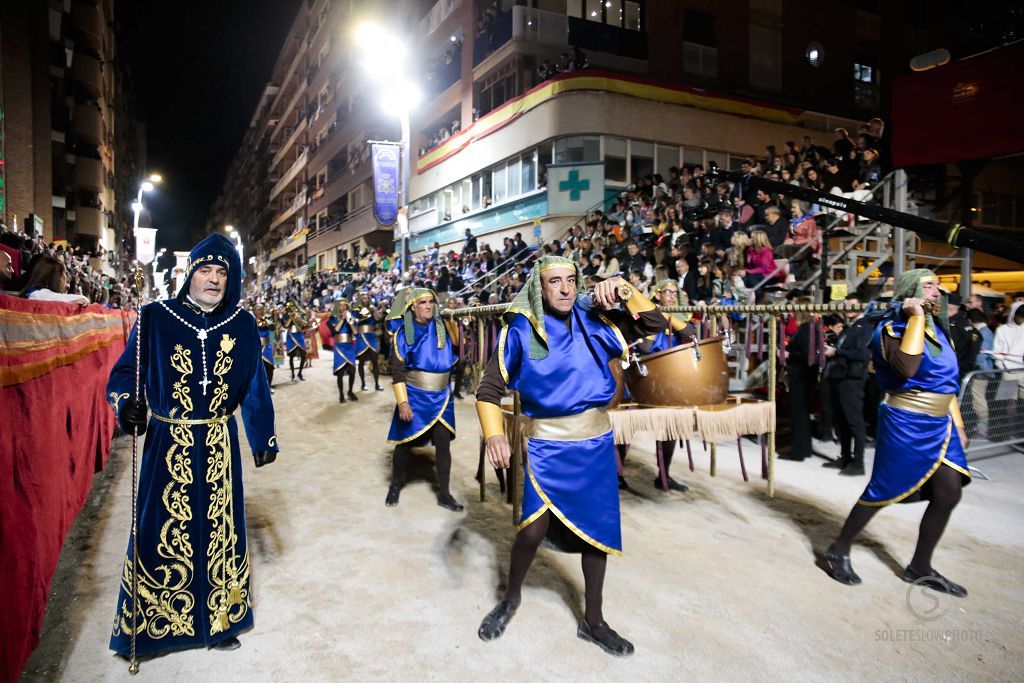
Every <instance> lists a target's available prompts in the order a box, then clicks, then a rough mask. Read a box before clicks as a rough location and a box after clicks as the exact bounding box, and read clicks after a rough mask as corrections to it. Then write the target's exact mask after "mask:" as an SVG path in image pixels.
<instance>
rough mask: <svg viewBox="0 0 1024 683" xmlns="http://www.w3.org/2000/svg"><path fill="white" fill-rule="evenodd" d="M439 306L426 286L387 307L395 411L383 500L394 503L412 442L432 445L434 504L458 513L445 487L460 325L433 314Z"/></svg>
mask: <svg viewBox="0 0 1024 683" xmlns="http://www.w3.org/2000/svg"><path fill="white" fill-rule="evenodd" d="M439 308H440V303H439V302H438V300H437V295H436V294H434V292H433V291H432V290H430V289H426V288H422V287H415V288H414V287H408V288H406V289H403V290H401V291H399V292H398V293H397V294H395V301H394V303H393V304H392V306H391V310H390V311H389V312H388V317H387V326H388V331H389V332H391V334H392V335H393V338H392V352H391V377H392V388H393V389H394V391H395V413H394V415H393V416H392V418H391V431H390V432H389V434H388V442H389V443H393V444H395V454H394V458H393V460H392V469H391V486H390V487H389V488H388V495H387V498H386V499H385V500H384V504H385V505H387V506H388V507H394V506H396V505H398V497H399V495H400V494H401V491H402V487H403V486H404V485H405V472H406V469H407V468H408V466H409V459H410V457H412V449H413V447H414V446H419V445H422V444H423V443H426V442H427V441H430V442H432V443H433V444H434V449H435V454H434V465H435V467H436V468H437V504H438V505H440V506H441V507H443V508H445V509H447V510H451V511H452V512H459V511H461V510H462V509H463V506H462V505H461V504H459V503H458V502H456V500H455V499H454V498H453V497H452V494H451V492H450V491H449V488H448V487H449V480H450V479H451V470H452V453H451V440H452V437H454V436H455V405H454V404H453V403H452V389H451V370H452V366H453V365H455V360H456V352H455V349H456V348H458V344H459V337H458V334H459V332H458V328H457V327H455V325H448V324H446V323H444V322H441V321H439V320H437V319H436V317H435V313H436V312H437V310H438V309H439Z"/></svg>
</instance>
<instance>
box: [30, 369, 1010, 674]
mask: <svg viewBox="0 0 1024 683" xmlns="http://www.w3.org/2000/svg"><path fill="white" fill-rule="evenodd" d="M286 374H287V373H286V372H282V373H278V376H279V377H282V376H285V375H286ZM307 378H308V379H307V381H306V382H304V383H298V384H288V383H283V384H282V383H281V382H280V380H279V381H278V383H277V392H276V395H275V401H276V403H277V409H278V425H277V432H278V435H279V439H280V444H281V447H282V454H281V457H280V458H279V459H278V461H277V462H276V463H274V464H273V465H271V466H269V467H266V468H263V469H260V470H256V469H255V468H253V467H252V463H251V459H250V460H249V461H248V462H247V466H246V472H245V478H246V481H245V485H246V498H247V503H246V513H247V517H248V522H249V535H250V536H249V541H250V549H251V552H252V553H253V565H254V576H255V580H256V589H257V594H256V600H257V603H256V609H255V616H256V627H255V629H254V630H253V631H252V632H250V633H248V634H245V635H243V636H242V638H241V641H242V648H241V649H239V650H237V651H233V652H225V653H222V652H213V651H189V652H179V653H174V654H169V655H166V656H163V657H159V658H157V659H154V660H151V661H145V662H143V664H142V669H141V672H140V674H139V676H138V677H137V680H138V681H140V682H142V681H161V682H163V681H186V680H188V681H209V680H217V681H248V682H252V681H256V680H259V681H270V680H274V681H304V680H305V681H329V680H340V679H345V678H348V679H353V680H424V679H430V680H435V679H437V680H455V681H469V680H485V679H491V680H599V679H600V680H610V679H615V678H620V679H632V680H645V681H654V680H694V679H697V678H700V679H705V680H706V679H717V680H725V679H731V680H751V679H764V678H771V679H778V680H783V679H787V680H823V679H828V680H863V679H865V678H872V679H880V678H885V679H902V680H954V679H960V680H962V679H972V680H1019V679H1020V674H1021V671H1024V648H1022V645H1021V637H1020V634H1021V616H1020V615H1021V607H1022V605H1021V602H1020V592H1019V586H1020V585H1021V583H1022V580H1024V565H1022V564H1021V562H1020V556H1021V550H1022V546H1024V532H1022V531H1021V526H1020V519H1021V517H1022V516H1024V495H1022V493H1024V482H1022V481H1021V478H1020V470H1021V461H1020V456H1018V455H1006V456H1000V457H995V458H990V459H987V460H984V461H982V462H980V463H978V464H979V466H981V467H982V468H983V470H984V471H985V472H986V473H987V474H988V476H990V477H991V481H981V480H976V481H975V482H974V483H973V484H972V485H971V486H969V487H968V488H967V489H966V490H965V491H964V498H963V502H962V503H961V505H960V507H959V509H958V510H957V511H956V512H955V513H954V515H953V519H952V522H951V524H950V528H949V529H948V530H947V532H946V536H945V538H944V539H943V541H942V543H941V544H940V546H939V550H938V552H937V553H936V558H935V566H936V567H937V568H938V569H939V570H940V571H941V572H943V573H944V574H946V575H947V576H949V577H950V578H952V579H954V580H956V581H958V582H961V583H963V584H964V585H966V586H967V587H968V589H969V590H970V595H969V597H968V598H966V599H963V600H956V599H954V598H948V597H946V596H934V595H925V596H922V595H914V594H911V595H910V596H909V597H908V591H907V585H906V584H904V583H903V582H902V581H901V579H900V577H899V574H900V573H901V572H902V568H903V565H904V564H905V563H906V562H907V560H908V559H909V557H910V555H911V554H912V552H913V543H914V539H915V538H916V532H917V522H918V520H919V519H920V515H921V512H922V510H923V508H922V507H921V505H912V506H894V507H892V508H890V509H887V510H885V511H883V512H882V513H881V514H880V515H879V516H878V517H876V519H875V521H874V522H873V524H872V525H871V526H869V527H868V533H867V534H866V536H865V538H864V543H862V544H860V545H857V546H855V547H854V550H853V562H854V566H855V567H856V569H857V571H858V572H859V573H860V575H861V576H862V578H863V579H864V583H863V585H861V586H859V587H852V588H851V587H846V586H842V585H840V584H837V583H835V582H834V581H832V580H831V579H830V578H828V577H827V576H826V575H825V573H824V572H823V571H822V570H821V569H819V568H818V567H816V566H815V556H816V551H820V550H821V549H822V548H824V547H825V545H827V541H828V540H829V539H830V538H831V537H832V536H833V535H834V534H835V533H836V532H837V531H838V527H839V525H840V524H841V522H842V519H843V518H844V517H845V515H846V513H847V511H848V508H849V506H850V505H851V504H852V503H853V502H854V500H855V499H856V498H857V496H858V494H859V492H860V489H861V488H862V487H863V485H864V483H865V482H866V479H863V478H853V479H851V478H846V477H838V476H836V475H835V474H834V471H833V470H827V469H822V468H821V467H820V462H821V461H820V460H818V459H814V460H813V461H807V462H803V463H792V462H779V463H778V486H777V495H776V497H775V498H774V499H769V498H768V497H767V496H766V494H765V492H764V483H763V482H761V481H760V480H757V481H752V482H751V483H749V484H745V483H744V482H743V481H742V479H741V478H740V475H739V468H738V463H737V459H736V451H735V446H734V445H729V444H723V446H722V448H721V449H720V451H719V473H718V476H717V477H715V478H711V477H710V476H709V475H708V474H707V469H708V458H707V455H706V454H705V453H704V451H703V449H702V447H701V444H700V443H699V442H698V443H695V444H694V458H695V461H696V465H697V471H696V472H695V473H692V474H691V473H689V472H687V471H686V468H685V465H686V458H685V451H682V452H681V453H680V454H679V456H678V457H677V460H676V464H675V467H674V468H673V472H674V474H675V475H676V476H677V478H679V479H681V480H683V481H685V482H686V483H688V484H689V485H690V487H691V490H690V492H689V493H688V494H676V493H673V494H668V495H666V494H662V493H660V492H658V491H656V490H655V489H654V488H653V486H652V484H651V481H652V479H653V477H654V473H655V467H654V456H653V443H651V442H647V443H638V444H636V445H635V446H634V449H633V452H632V453H631V456H630V459H629V461H628V463H627V470H626V475H627V478H628V479H629V481H630V482H631V484H632V486H633V487H634V489H636V493H630V492H627V493H625V494H624V495H623V537H624V543H625V555H624V557H622V558H618V559H612V560H611V561H610V565H609V571H608V579H607V583H606V593H605V614H606V617H607V619H608V621H609V623H610V624H611V625H612V626H613V627H614V628H615V629H617V630H618V631H619V632H620V633H622V634H623V635H625V636H626V637H628V638H630V639H631V640H632V641H633V642H634V643H635V645H636V655H635V656H634V657H632V658H630V659H625V660H617V659H614V658H612V657H610V656H608V655H606V654H604V653H603V652H601V651H600V650H598V649H597V648H595V647H594V646H592V645H589V644H586V643H584V642H583V641H581V640H579V639H577V637H576V624H577V622H578V620H579V619H580V618H581V615H582V604H583V600H582V592H583V581H582V575H581V573H580V570H579V566H578V558H576V557H575V556H568V555H562V554H557V553H554V552H552V551H548V550H541V552H540V554H539V555H538V561H537V562H536V564H535V565H534V569H533V571H532V573H531V574H530V576H529V577H528V579H527V585H526V589H525V591H524V601H523V606H522V608H521V609H520V610H519V613H518V615H517V616H516V617H515V619H514V620H513V622H512V624H511V625H510V626H509V629H508V631H507V633H506V634H505V635H504V637H503V638H502V639H501V640H499V641H497V642H494V643H489V644H488V643H483V642H481V641H480V640H479V639H478V638H477V636H476V629H477V626H478V625H479V622H480V619H481V618H482V617H483V616H484V614H486V613H487V611H488V610H489V609H490V608H491V607H492V606H493V603H494V602H495V600H496V597H497V595H498V591H499V585H500V584H501V582H502V581H503V577H504V575H505V572H506V570H507V566H506V565H507V562H508V555H509V546H510V543H511V538H512V527H511V507H509V506H507V505H506V504H505V503H504V502H500V501H499V500H498V498H499V496H498V489H497V483H496V481H495V479H494V477H493V473H490V480H489V484H488V487H487V491H488V501H487V502H486V503H480V502H479V500H478V495H477V485H476V482H475V481H474V479H473V475H474V473H475V471H476V465H477V461H476V458H477V445H478V434H479V430H478V427H477V425H476V419H475V413H474V411H473V403H472V397H469V398H468V399H467V400H466V401H464V402H460V403H459V405H458V407H457V411H456V412H457V421H458V424H457V427H458V432H459V433H458V438H457V440H456V441H455V442H454V444H453V454H454V461H455V464H454V467H453V477H452V478H453V493H454V494H455V496H456V497H457V498H458V499H459V500H460V501H462V502H464V503H466V504H467V508H466V512H465V513H462V514H453V513H450V512H448V511H446V510H443V509H442V508H439V507H438V506H437V505H436V504H435V498H434V494H433V492H432V490H431V483H432V477H433V474H432V470H431V468H429V467H428V466H427V463H426V461H425V460H424V461H421V462H418V463H417V464H416V465H415V466H414V467H413V468H412V482H411V483H410V485H409V486H407V487H406V489H405V490H404V491H403V494H402V500H401V504H400V506H399V507H397V508H394V509H388V508H385V507H384V496H385V493H386V490H387V478H388V476H389V472H390V449H389V448H388V446H387V444H386V441H385V438H386V433H387V429H388V424H389V421H390V419H391V410H392V395H391V392H390V387H388V391H386V392H381V393H375V392H372V391H369V392H363V393H360V394H359V396H360V399H361V400H360V401H359V402H358V403H357V404H351V403H347V404H345V405H343V406H342V405H339V404H338V403H337V392H336V389H335V386H334V378H333V377H332V376H331V375H330V372H329V361H325V360H319V361H316V367H315V368H313V369H312V370H311V371H309V372H307ZM428 453H429V452H428ZM745 453H746V455H747V464H748V467H749V469H750V470H751V471H752V472H756V471H759V467H758V465H757V457H758V455H757V449H756V447H755V446H754V444H753V443H750V444H749V446H748V447H746V448H745ZM130 455H131V453H130V444H129V443H128V442H127V440H126V439H121V440H119V441H118V443H117V444H116V445H115V451H114V454H113V455H112V457H111V462H110V465H109V466H108V468H107V470H106V471H105V472H104V473H102V474H101V475H100V476H98V477H97V480H96V484H95V486H94V488H93V491H92V495H91V497H90V499H89V502H88V503H87V505H86V507H85V509H84V510H83V512H82V514H81V515H80V516H79V519H78V521H77V522H76V524H75V527H74V529H73V531H72V534H71V536H70V537H69V539H68V541H67V543H66V544H65V547H64V551H63V555H62V558H61V564H60V567H59V569H58V572H57V577H56V580H55V582H54V585H53V596H52V598H51V602H50V607H49V611H48V614H47V620H46V623H45V625H44V632H43V636H42V643H41V645H40V647H39V648H38V649H37V651H36V652H35V654H34V655H33V657H32V659H31V660H30V662H29V664H28V666H27V668H26V673H25V675H24V677H23V680H26V681H37V680H38V681H43V680H46V681H52V680H64V681H99V680H110V681H113V680H119V681H125V680H128V672H127V663H125V662H124V661H122V660H120V659H118V658H116V657H114V656H113V655H112V654H111V653H110V652H109V651H108V650H107V640H108V637H109V631H110V625H111V622H112V618H113V610H114V600H115V596H116V591H117V575H118V570H119V568H120V558H121V556H122V553H123V551H124V546H125V542H126V540H127V534H128V528H129V491H130V476H129V468H128V467H127V466H126V463H127V462H130ZM868 455H869V459H870V451H869V454H868ZM244 457H245V458H248V454H246V455H245V456H244ZM908 605H909V606H908ZM133 680H134V679H133Z"/></svg>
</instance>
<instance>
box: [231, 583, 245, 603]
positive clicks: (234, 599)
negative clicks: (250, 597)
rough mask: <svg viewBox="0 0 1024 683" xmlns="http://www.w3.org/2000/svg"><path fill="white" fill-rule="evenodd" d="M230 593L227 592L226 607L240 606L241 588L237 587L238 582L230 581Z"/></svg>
mask: <svg viewBox="0 0 1024 683" xmlns="http://www.w3.org/2000/svg"><path fill="white" fill-rule="evenodd" d="M228 587H229V588H230V591H229V592H228V605H229V606H230V607H234V606H235V605H241V604H242V587H241V586H239V585H238V581H232V582H231V583H229V584H228Z"/></svg>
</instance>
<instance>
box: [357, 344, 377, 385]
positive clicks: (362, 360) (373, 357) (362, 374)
mask: <svg viewBox="0 0 1024 683" xmlns="http://www.w3.org/2000/svg"><path fill="white" fill-rule="evenodd" d="M367 355H368V356H369V360H370V362H372V363H373V366H372V367H373V388H374V389H380V365H379V363H378V359H379V358H380V354H379V353H377V352H376V351H373V350H370V351H367ZM366 361H367V358H366V356H360V357H359V386H360V387H361V388H363V389H365V388H366Z"/></svg>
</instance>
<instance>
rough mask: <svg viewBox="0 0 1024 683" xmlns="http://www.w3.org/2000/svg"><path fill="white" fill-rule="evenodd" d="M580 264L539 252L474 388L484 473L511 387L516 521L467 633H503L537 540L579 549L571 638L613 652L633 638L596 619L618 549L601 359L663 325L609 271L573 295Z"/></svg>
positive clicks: (503, 460) (626, 649)
mask: <svg viewBox="0 0 1024 683" xmlns="http://www.w3.org/2000/svg"><path fill="white" fill-rule="evenodd" d="M581 279H582V277H581V274H580V271H579V268H578V267H577V266H576V264H575V263H574V262H572V261H570V260H568V259H565V258H562V257H559V256H545V257H543V258H541V259H540V260H539V261H538V262H537V263H536V264H535V265H534V266H533V271H532V272H531V273H530V277H529V279H528V280H527V282H526V285H525V287H523V289H522V290H521V291H520V293H519V294H518V295H517V296H516V299H515V301H513V302H512V304H511V306H510V308H509V310H508V311H507V313H506V323H505V326H504V327H503V328H502V331H501V334H500V336H499V339H498V349H497V352H496V353H495V354H494V355H493V356H492V357H491V360H490V362H489V363H488V366H487V369H486V371H485V375H484V379H483V381H482V383H481V386H480V389H479V390H478V391H477V404H476V407H477V413H478V414H479V417H480V425H481V427H482V430H483V434H484V438H485V439H486V443H485V451H486V454H487V457H488V459H489V460H490V463H491V465H492V466H494V467H495V468H501V467H508V466H509V464H510V462H511V450H510V449H509V445H508V441H507V440H506V438H505V435H504V428H503V423H502V415H501V407H500V406H501V399H502V397H503V396H504V394H505V391H506V389H511V390H513V391H517V392H519V397H520V401H521V405H522V412H523V414H524V415H525V416H526V417H527V418H529V423H528V425H529V426H528V428H527V434H528V436H529V446H528V449H527V450H528V455H527V461H526V478H525V486H524V492H523V519H522V522H521V523H520V525H519V530H518V533H517V535H516V538H515V541H514V542H513V544H512V557H511V566H510V568H509V576H508V587H507V589H506V590H505V595H504V597H503V598H502V600H501V601H500V602H499V603H498V604H497V606H496V607H495V608H494V609H493V610H491V612H490V613H489V614H488V615H487V616H486V617H485V618H484V620H483V623H481V625H480V629H479V631H478V634H479V636H480V638H481V639H482V640H494V639H496V638H499V637H500V636H501V635H502V633H504V631H505V628H506V626H507V625H508V623H509V621H510V620H511V619H512V617H513V616H514V615H515V613H516V610H517V609H518V608H519V604H520V602H521V600H522V595H521V593H522V586H523V580H524V579H525V578H526V572H527V571H528V570H529V568H530V564H531V563H532V562H533V558H534V556H535V555H536V553H537V549H538V548H539V547H540V544H541V541H543V540H544V539H545V537H547V538H549V539H550V540H551V541H552V542H554V543H555V544H556V545H557V546H559V547H560V548H562V549H563V550H566V551H568V552H576V553H581V554H582V565H583V576H584V581H585V585H586V589H585V591H586V610H585V616H584V620H583V621H582V622H581V623H580V624H579V627H578V629H577V635H578V636H579V638H581V639H583V640H586V641H588V642H591V643H594V644H596V645H598V646H599V647H600V648H601V649H603V650H604V651H606V652H608V653H610V654H613V655H616V656H620V657H621V656H628V655H631V654H633V645H632V643H630V642H629V641H628V640H626V639H625V638H623V637H622V636H620V635H619V634H618V633H616V632H615V631H613V630H612V629H611V628H610V627H609V626H608V624H607V623H605V621H604V615H603V612H602V600H603V592H604V576H605V568H606V564H607V559H608V555H620V554H622V541H621V531H620V528H619V486H618V467H617V464H616V458H615V442H614V439H613V438H612V431H611V423H610V422H609V420H608V414H607V406H608V403H609V402H610V401H611V399H612V397H613V396H614V394H615V378H614V377H613V376H612V373H611V369H610V368H609V365H608V364H609V363H610V362H611V361H613V360H616V359H625V358H626V354H627V348H628V347H627V344H628V342H627V340H634V339H639V338H642V337H646V336H648V335H652V334H657V333H658V332H660V331H661V330H663V329H665V327H666V325H667V321H666V320H665V317H664V316H663V315H662V314H661V313H660V312H658V311H657V310H656V309H655V307H654V304H652V303H651V302H650V301H648V300H647V298H646V297H645V296H644V295H643V294H641V293H640V292H638V291H637V290H636V289H635V288H633V287H632V286H631V285H630V284H629V283H627V282H626V281H625V280H623V279H622V278H620V277H613V278H609V279H608V280H605V281H604V282H601V283H600V284H598V285H597V287H596V289H595V290H594V294H593V296H592V297H580V298H577V284H578V283H579V282H580V280H581Z"/></svg>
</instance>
